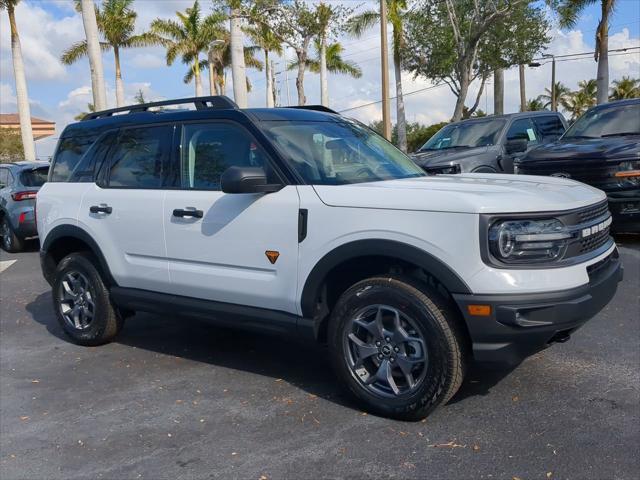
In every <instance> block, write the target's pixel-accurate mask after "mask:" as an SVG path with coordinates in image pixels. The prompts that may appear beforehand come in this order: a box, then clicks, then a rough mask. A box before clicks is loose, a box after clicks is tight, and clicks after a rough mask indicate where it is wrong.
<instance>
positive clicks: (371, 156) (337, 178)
mask: <svg viewBox="0 0 640 480" xmlns="http://www.w3.org/2000/svg"><path fill="white" fill-rule="evenodd" d="M261 126H262V127H263V129H264V132H265V133H266V135H267V136H268V137H269V138H270V139H271V140H272V141H273V143H274V144H275V145H276V146H277V148H278V149H279V150H280V151H281V153H282V154H283V156H284V157H285V158H286V159H287V160H288V161H289V162H290V164H291V166H292V167H293V168H294V169H295V170H296V171H297V172H298V173H299V174H300V176H301V177H302V178H303V179H304V180H305V182H307V183H309V184H313V185H344V184H350V183H362V182H376V181H380V180H394V179H400V178H410V177H421V176H424V175H425V173H424V171H422V169H421V168H420V167H418V166H417V165H416V164H415V163H413V162H412V161H411V159H410V158H409V157H407V156H406V155H405V154H403V153H402V152H401V151H400V150H398V149H397V148H395V147H394V146H393V145H391V144H390V143H389V142H387V141H386V140H384V139H383V138H382V137H380V136H379V135H378V134H376V133H375V132H374V131H373V130H370V129H369V128H367V127H365V126H362V125H359V124H357V123H355V122H352V121H349V120H341V121H336V122H288V121H269V122H263V123H262V124H261Z"/></svg>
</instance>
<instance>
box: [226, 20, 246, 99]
mask: <svg viewBox="0 0 640 480" xmlns="http://www.w3.org/2000/svg"><path fill="white" fill-rule="evenodd" d="M230 17H231V19H230V26H229V29H230V32H231V76H232V78H233V97H234V100H235V102H236V103H237V104H238V106H239V107H240V108H247V81H246V67H245V64H244V37H243V34H242V19H241V18H240V12H239V11H238V9H235V8H232V9H231V15H230Z"/></svg>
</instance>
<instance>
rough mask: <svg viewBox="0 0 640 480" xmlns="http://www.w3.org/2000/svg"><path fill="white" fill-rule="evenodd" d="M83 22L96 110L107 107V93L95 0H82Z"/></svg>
mask: <svg viewBox="0 0 640 480" xmlns="http://www.w3.org/2000/svg"><path fill="white" fill-rule="evenodd" d="M80 5H81V7H82V23H83V24H84V32H85V35H86V37H87V53H88V55H89V66H90V67H91V90H92V92H93V104H94V105H95V108H96V110H104V109H106V108H107V94H106V92H105V88H104V70H103V69H102V52H101V51H100V40H99V38H98V23H97V22H96V11H95V5H94V3H93V0H81V3H80Z"/></svg>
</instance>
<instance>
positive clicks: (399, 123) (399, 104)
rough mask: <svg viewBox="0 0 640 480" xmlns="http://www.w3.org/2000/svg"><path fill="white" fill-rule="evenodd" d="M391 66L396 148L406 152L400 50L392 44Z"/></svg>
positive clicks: (405, 125) (405, 123)
mask: <svg viewBox="0 0 640 480" xmlns="http://www.w3.org/2000/svg"><path fill="white" fill-rule="evenodd" d="M393 68H394V72H395V77H396V117H397V118H396V127H397V129H398V148H400V150H402V151H403V152H405V153H406V152H407V119H406V116H405V112H404V96H403V95H402V66H401V64H400V51H399V50H398V49H397V48H396V46H395V42H394V45H393Z"/></svg>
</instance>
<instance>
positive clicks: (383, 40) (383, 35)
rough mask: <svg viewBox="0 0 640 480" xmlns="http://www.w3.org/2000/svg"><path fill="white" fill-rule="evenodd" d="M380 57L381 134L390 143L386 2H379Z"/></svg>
mask: <svg viewBox="0 0 640 480" xmlns="http://www.w3.org/2000/svg"><path fill="white" fill-rule="evenodd" d="M380 55H381V57H382V58H381V60H382V62H381V63H382V132H383V134H384V138H386V139H387V140H389V141H391V109H390V106H389V54H388V49H387V0H380Z"/></svg>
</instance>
